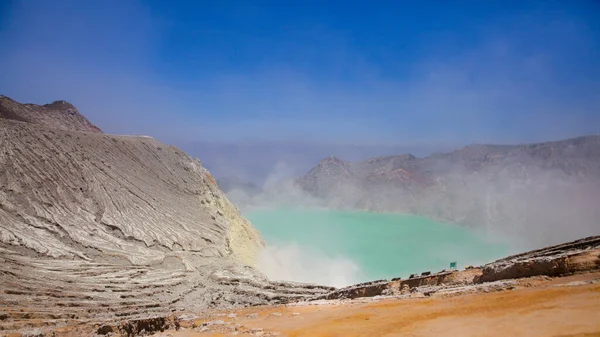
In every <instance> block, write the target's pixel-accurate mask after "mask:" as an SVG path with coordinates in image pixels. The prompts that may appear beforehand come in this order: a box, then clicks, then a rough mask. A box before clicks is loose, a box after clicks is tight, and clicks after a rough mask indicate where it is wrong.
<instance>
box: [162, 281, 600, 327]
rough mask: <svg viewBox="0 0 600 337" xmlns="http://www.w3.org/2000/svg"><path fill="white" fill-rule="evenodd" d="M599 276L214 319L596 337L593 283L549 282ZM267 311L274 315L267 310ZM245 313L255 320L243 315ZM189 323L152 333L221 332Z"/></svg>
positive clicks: (598, 301)
mask: <svg viewBox="0 0 600 337" xmlns="http://www.w3.org/2000/svg"><path fill="white" fill-rule="evenodd" d="M599 277H600V273H591V274H584V275H576V276H570V277H565V278H560V279H554V280H550V281H536V280H531V279H530V280H522V281H520V284H521V285H522V286H525V285H526V286H527V287H526V288H520V289H516V290H509V291H501V292H494V293H477V294H465V295H458V296H453V297H446V298H442V297H432V298H421V299H405V300H382V301H379V302H373V303H346V304H343V305H338V306H335V305H321V306H304V307H255V308H246V309H239V310H231V311H226V312H225V313H231V312H233V313H236V314H237V317H236V318H227V317H218V318H215V319H222V320H225V321H235V322H236V323H237V324H241V325H243V326H244V327H246V328H263V329H264V331H272V332H279V333H280V336H311V337H317V336H527V337H530V336H600V284H599V283H596V284H585V285H569V286H560V287H559V286H556V285H557V284H567V283H569V282H573V281H579V280H589V279H595V278H599ZM274 312H278V313H281V316H274V315H271V314H272V313H274ZM250 313H258V314H259V317H257V318H253V319H251V318H247V317H246V315H248V314H250ZM292 313H299V315H295V316H293V315H292ZM202 322H203V320H198V321H196V324H201V323H202ZM190 324H191V322H187V327H188V328H187V329H185V330H180V331H167V332H165V333H161V334H156V336H161V335H162V336H166V335H167V334H171V335H172V336H173V337H193V336H207V335H208V336H223V335H222V334H217V333H199V332H195V331H193V330H191V329H190V328H189V326H190ZM184 326H185V324H184Z"/></svg>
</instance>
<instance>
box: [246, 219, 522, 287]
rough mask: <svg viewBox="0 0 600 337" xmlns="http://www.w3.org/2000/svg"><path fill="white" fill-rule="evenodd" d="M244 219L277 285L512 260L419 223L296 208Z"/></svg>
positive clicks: (476, 241)
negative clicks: (258, 237)
mask: <svg viewBox="0 0 600 337" xmlns="http://www.w3.org/2000/svg"><path fill="white" fill-rule="evenodd" d="M245 215H246V217H247V218H248V219H250V221H251V222H252V224H253V225H254V226H255V227H256V228H257V229H258V230H259V231H260V233H261V235H262V236H263V238H264V239H265V241H266V243H267V247H268V249H267V250H266V251H265V253H264V254H263V255H264V256H263V258H262V259H261V260H262V262H261V263H262V264H263V268H262V269H263V271H264V272H265V274H267V276H269V277H270V278H274V279H288V280H292V281H301V282H315V283H323V284H331V285H335V286H344V285H348V284H352V283H356V282H363V281H369V280H376V279H382V278H387V279H389V278H393V277H398V276H401V277H407V276H408V275H410V274H412V273H420V272H423V271H433V272H435V271H439V270H442V269H445V268H449V264H450V262H452V261H457V262H458V267H459V268H462V267H464V266H466V265H478V264H483V263H486V262H490V261H492V260H494V259H497V258H500V257H503V256H506V255H507V254H509V253H511V249H510V248H509V245H508V244H506V243H505V242H502V241H500V240H491V239H490V238H489V237H487V236H485V235H483V234H481V233H479V232H477V231H475V230H473V229H469V228H467V227H462V226H457V225H451V224H444V223H438V222H435V221H432V220H430V219H428V218H425V217H421V216H414V215H405V214H393V213H375V212H359V211H334V210H315V209H293V208H277V209H263V210H253V211H251V212H247V213H246V214H245Z"/></svg>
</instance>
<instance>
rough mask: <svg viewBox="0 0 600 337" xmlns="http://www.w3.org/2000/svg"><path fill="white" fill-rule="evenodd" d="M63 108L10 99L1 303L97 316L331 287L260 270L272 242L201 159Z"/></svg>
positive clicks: (6, 325)
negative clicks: (114, 131) (276, 278)
mask: <svg viewBox="0 0 600 337" xmlns="http://www.w3.org/2000/svg"><path fill="white" fill-rule="evenodd" d="M3 100H4V101H6V99H5V98H3ZM36 107H37V108H36ZM52 107H53V110H52V109H51V110H48V108H45V107H43V106H34V105H26V106H23V105H19V104H18V103H16V102H14V101H10V104H4V105H2V109H3V110H2V111H3V112H2V115H1V116H2V118H0V284H1V286H0V292H1V293H2V296H0V311H10V312H16V313H15V315H19V314H18V312H20V311H19V308H27V309H26V311H27V312H28V315H29V316H28V317H35V318H39V319H45V320H46V321H47V320H48V319H51V320H56V321H57V322H58V321H61V320H65V319H79V320H90V321H95V320H98V319H106V320H110V319H124V318H132V317H144V316H147V315H151V314H157V313H164V312H170V310H172V309H176V308H196V309H202V308H207V307H227V306H233V305H247V304H260V303H273V302H280V301H286V300H288V299H292V298H302V297H304V296H308V295H311V294H315V293H320V292H323V291H326V290H327V288H319V287H313V286H304V285H296V284H284V283H271V282H269V281H268V280H267V279H266V278H265V277H263V276H262V275H261V274H260V273H259V272H257V271H256V270H255V269H254V268H253V266H254V265H255V264H256V262H257V258H258V254H259V252H260V250H261V249H262V247H263V242H262V240H261V238H260V236H259V234H258V232H257V231H256V230H255V229H254V228H253V227H252V226H251V224H250V223H249V222H248V221H247V220H246V219H244V218H243V217H242V216H241V215H240V214H239V212H238V210H237V209H236V208H235V207H234V206H233V205H232V204H231V203H230V202H229V200H228V199H227V198H226V197H225V195H224V194H223V193H222V192H221V191H220V190H219V188H218V187H217V184H216V182H215V180H214V179H213V178H212V176H211V174H210V173H209V172H208V171H207V170H206V169H204V168H203V166H202V164H201V163H200V161H199V160H197V159H193V158H191V157H189V156H188V155H186V154H185V153H183V152H182V151H180V150H179V149H177V148H175V147H173V146H168V145H165V144H162V143H161V142H159V141H157V140H155V139H152V138H150V137H128V136H112V135H105V134H102V133H101V132H100V131H99V129H96V128H92V129H86V128H85V127H83V126H86V125H92V124H91V123H89V122H88V121H87V120H86V119H85V117H83V116H81V115H79V114H77V115H78V116H79V117H78V118H77V121H78V122H74V121H73V120H72V117H73V114H71V113H70V112H69V111H70V110H71V107H72V106H71V105H70V104H68V103H65V104H63V103H60V104H53V105H52ZM62 108H65V109H66V110H61V109H62ZM11 109H12V110H11ZM32 109H33V110H35V109H38V110H35V111H33V110H32ZM23 111H27V113H28V114H27V118H21V116H24V115H25V114H24V113H23ZM32 111H33V112H32ZM75 111H76V110H75ZM46 113H48V114H51V116H50V117H49V116H47V115H45V114H46ZM40 116H41V117H40ZM35 118H39V119H38V120H33V119H35ZM81 118H83V119H84V120H81ZM57 126H59V127H57ZM82 128H83V129H84V130H85V131H92V132H83V131H81V130H82ZM11 317H12V316H7V317H4V320H2V321H1V322H0V329H5V330H6V329H11V328H15V329H18V328H22V327H18V326H17V327H15V326H12V325H11V324H12V323H11ZM17 318H18V317H17Z"/></svg>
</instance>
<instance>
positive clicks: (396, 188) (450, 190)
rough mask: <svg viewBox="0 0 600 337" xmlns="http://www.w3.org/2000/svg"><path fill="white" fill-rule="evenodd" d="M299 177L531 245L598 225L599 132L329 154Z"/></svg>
mask: <svg viewBox="0 0 600 337" xmlns="http://www.w3.org/2000/svg"><path fill="white" fill-rule="evenodd" d="M294 184H295V186H296V187H299V190H301V191H303V192H305V193H306V194H307V195H308V196H310V197H312V198H314V199H315V200H317V203H319V204H321V205H327V206H329V207H337V208H351V209H366V210H378V211H398V212H405V213H412V214H423V215H427V216H430V217H432V218H435V219H439V220H443V221H448V222H453V223H458V224H463V225H469V226H475V227H483V228H486V229H489V230H494V231H500V232H505V233H507V234H512V235H517V236H519V237H523V238H525V239H526V241H528V242H529V243H530V244H531V245H533V246H543V245H547V244H555V243H558V242H561V241H566V240H571V239H576V238H578V237H582V236H586V235H594V234H597V233H598V232H600V207H599V206H600V202H599V200H600V136H588V137H580V138H575V139H568V140H563V141H557V142H548V143H541V144H527V145H514V146H513V145H511V146H501V145H471V146H467V147H465V148H462V149H459V150H456V151H453V152H450V153H443V154H435V155H432V156H429V157H426V158H416V157H414V156H412V155H409V154H406V155H398V156H389V157H378V158H373V159H370V160H367V161H363V162H347V161H343V160H340V159H338V158H335V157H329V158H326V159H324V160H322V161H321V162H320V163H319V164H318V165H317V166H316V167H314V168H313V169H312V170H311V171H310V172H308V173H307V174H306V175H304V176H302V177H300V178H298V179H297V180H296V181H295V182H294ZM275 194H276V193H275ZM313 202H314V200H313Z"/></svg>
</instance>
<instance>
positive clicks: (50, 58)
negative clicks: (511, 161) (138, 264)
mask: <svg viewBox="0 0 600 337" xmlns="http://www.w3.org/2000/svg"><path fill="white" fill-rule="evenodd" d="M0 46H2V48H0V64H1V65H2V66H1V68H0V71H1V73H0V93H2V94H5V95H8V96H10V97H13V98H14V99H17V100H19V101H24V102H33V103H40V104H41V103H46V102H50V101H53V100H57V99H65V100H68V101H70V102H72V103H74V104H75V105H76V106H77V107H78V108H79V109H80V111H81V112H82V113H84V114H85V115H86V116H88V117H89V118H90V119H91V120H92V121H93V122H94V123H96V124H97V125H99V126H100V127H101V128H103V129H104V130H105V131H106V132H109V133H123V134H149V135H153V136H155V137H157V138H159V139H161V140H164V141H167V142H170V143H175V144H189V143H193V142H205V141H216V142H311V143H328V144H333V143H335V144H368V145H369V146H372V145H375V146H376V145H386V146H390V145H394V146H396V145H402V146H428V147H432V146H433V147H435V146H437V145H439V146H440V147H441V146H449V145H450V146H454V145H456V146H459V145H464V144H467V143H473V142H480V143H481V142H493V143H515V142H529V141H543V140H554V139H561V138H567V137H573V136H579V135H585V134H595V133H598V132H600V94H599V93H600V2H598V1H583V0H582V1H396V2H391V1H379V2H378V1H364V2H358V1H350V2H348V1H327V2H325V1H294V2H292V1H183V0H180V1H169V2H167V1H157V0H152V1H137V0H131V1H129V0H123V1H114V0H103V1H99V0H98V1H91V0H90V1H62V0H58V1H40V0H31V1H2V2H0Z"/></svg>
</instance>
